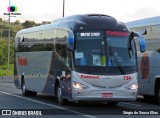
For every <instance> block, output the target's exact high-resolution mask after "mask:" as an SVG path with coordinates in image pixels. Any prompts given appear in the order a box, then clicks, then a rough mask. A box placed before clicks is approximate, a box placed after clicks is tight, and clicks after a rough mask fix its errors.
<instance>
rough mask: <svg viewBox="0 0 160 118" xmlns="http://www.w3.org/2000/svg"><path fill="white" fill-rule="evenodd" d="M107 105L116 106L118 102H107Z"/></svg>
mask: <svg viewBox="0 0 160 118" xmlns="http://www.w3.org/2000/svg"><path fill="white" fill-rule="evenodd" d="M107 104H108V105H109V106H113V107H114V106H117V104H118V102H108V103H107Z"/></svg>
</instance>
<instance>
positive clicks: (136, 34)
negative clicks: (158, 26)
mask: <svg viewBox="0 0 160 118" xmlns="http://www.w3.org/2000/svg"><path fill="white" fill-rule="evenodd" d="M131 33H132V34H133V36H134V37H137V38H136V39H138V41H139V46H140V52H141V53H142V52H145V51H146V41H145V38H144V37H143V36H142V34H141V33H139V32H131Z"/></svg>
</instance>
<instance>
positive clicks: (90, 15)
mask: <svg viewBox="0 0 160 118" xmlns="http://www.w3.org/2000/svg"><path fill="white" fill-rule="evenodd" d="M92 16H99V17H102V16H106V17H111V16H109V15H103V14H88V17H92Z"/></svg>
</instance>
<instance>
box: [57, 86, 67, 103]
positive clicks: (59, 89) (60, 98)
mask: <svg viewBox="0 0 160 118" xmlns="http://www.w3.org/2000/svg"><path fill="white" fill-rule="evenodd" d="M61 92H62V91H61V87H60V84H58V86H57V87H56V100H57V102H58V104H60V105H65V104H66V103H67V100H65V99H63V98H62V95H61Z"/></svg>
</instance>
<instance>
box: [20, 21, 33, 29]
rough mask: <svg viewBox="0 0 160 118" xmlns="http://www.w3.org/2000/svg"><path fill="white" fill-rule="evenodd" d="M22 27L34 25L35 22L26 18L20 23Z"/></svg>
mask: <svg viewBox="0 0 160 118" xmlns="http://www.w3.org/2000/svg"><path fill="white" fill-rule="evenodd" d="M22 25H23V27H24V28H29V27H33V26H36V23H35V22H34V21H30V20H26V21H25V22H24V23H22Z"/></svg>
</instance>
